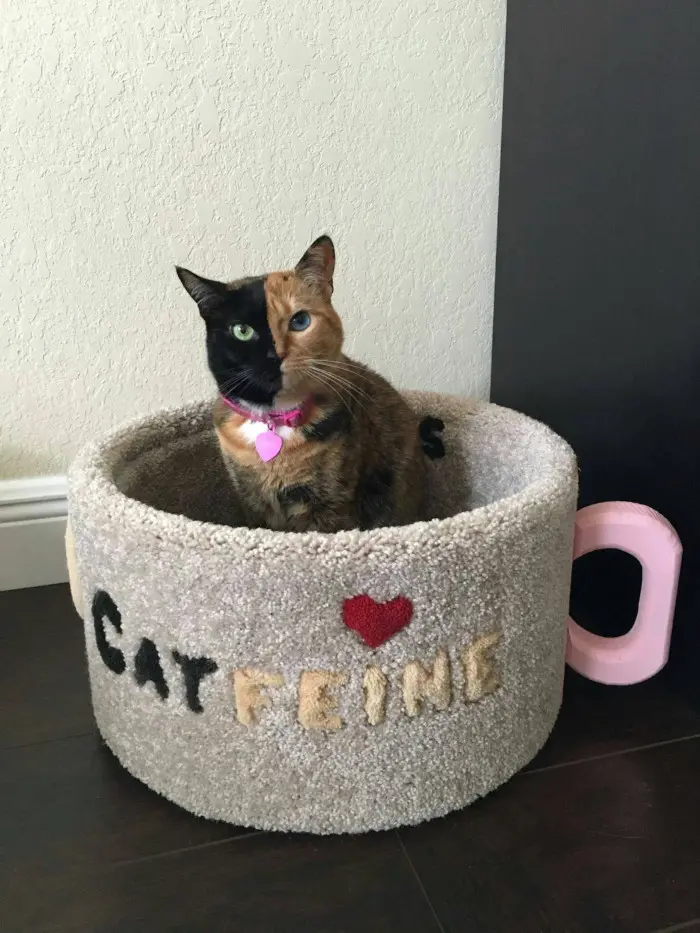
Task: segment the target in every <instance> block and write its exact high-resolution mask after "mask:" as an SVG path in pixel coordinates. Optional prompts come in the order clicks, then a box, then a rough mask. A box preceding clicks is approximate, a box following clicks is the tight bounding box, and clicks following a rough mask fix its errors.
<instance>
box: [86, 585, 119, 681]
mask: <svg viewBox="0 0 700 933" xmlns="http://www.w3.org/2000/svg"><path fill="white" fill-rule="evenodd" d="M105 616H107V618H108V619H109V621H110V622H111V623H112V625H113V626H114V627H115V629H116V630H117V631H118V632H119V634H120V635H121V633H122V615H121V612H119V610H118V609H117V606H116V603H115V602H114V600H113V599H112V597H111V596H110V595H109V593H106V592H105V591H104V590H98V591H97V592H96V593H95V595H94V597H93V600H92V619H93V622H94V623H95V641H96V642H97V650H98V651H99V652H100V657H101V658H102V660H103V661H104V662H105V665H106V666H107V667H108V668H109V669H110V671H114V673H115V674H123V673H124V671H125V670H126V661H125V660H124V654H123V652H121V651H120V650H119V648H115V647H114V646H113V645H110V643H109V642H108V641H107V634H106V632H105Z"/></svg>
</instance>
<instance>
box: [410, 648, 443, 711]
mask: <svg viewBox="0 0 700 933" xmlns="http://www.w3.org/2000/svg"><path fill="white" fill-rule="evenodd" d="M451 696H452V691H451V686H450V658H449V655H448V654H447V652H446V651H445V650H444V648H441V649H440V650H439V651H438V653H437V657H436V658H435V662H434V664H433V670H432V672H430V671H428V670H426V669H425V667H423V665H422V664H421V663H420V661H409V662H408V664H407V665H406V667H405V668H404V672H403V701H404V704H405V706H406V712H407V713H408V715H409V716H417V715H418V713H420V711H421V706H422V705H423V701H424V700H430V702H431V703H432V704H433V706H434V707H435V708H436V709H447V707H448V706H449V705H450V699H451Z"/></svg>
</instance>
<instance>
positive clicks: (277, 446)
mask: <svg viewBox="0 0 700 933" xmlns="http://www.w3.org/2000/svg"><path fill="white" fill-rule="evenodd" d="M255 449H256V450H257V452H258V455H259V456H260V459H261V460H264V461H265V463H267V461H268V460H274V459H275V457H276V456H277V454H278V453H279V452H280V450H282V438H281V437H280V436H279V434H277V433H276V432H275V431H263V432H262V434H258V436H257V437H256V438H255Z"/></svg>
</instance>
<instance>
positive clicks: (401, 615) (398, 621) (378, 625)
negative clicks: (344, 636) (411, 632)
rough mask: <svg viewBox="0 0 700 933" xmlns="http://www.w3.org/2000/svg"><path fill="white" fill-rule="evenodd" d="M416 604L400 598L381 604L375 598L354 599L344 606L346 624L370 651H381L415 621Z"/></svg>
mask: <svg viewBox="0 0 700 933" xmlns="http://www.w3.org/2000/svg"><path fill="white" fill-rule="evenodd" d="M412 615H413V603H412V602H411V600H410V599H406V597H405V596H397V597H396V599H391V600H389V602H388V603H377V602H375V601H374V600H373V599H372V597H371V596H366V595H363V596H353V597H352V599H346V600H345V603H344V604H343V621H344V622H345V624H346V625H347V627H348V628H351V629H352V630H353V632H357V634H358V635H359V636H360V638H361V639H362V640H363V641H364V642H365V644H367V645H369V646H370V648H378V647H379V646H380V645H383V644H384V642H385V641H387V640H388V639H389V638H391V636H392V635H396V633H397V632H400V631H401V629H402V628H405V627H406V626H407V625H408V623H409V622H410V621H411V616H412Z"/></svg>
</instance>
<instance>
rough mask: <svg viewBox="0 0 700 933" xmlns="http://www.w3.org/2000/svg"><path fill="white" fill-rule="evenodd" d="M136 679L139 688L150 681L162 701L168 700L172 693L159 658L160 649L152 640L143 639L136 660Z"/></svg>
mask: <svg viewBox="0 0 700 933" xmlns="http://www.w3.org/2000/svg"><path fill="white" fill-rule="evenodd" d="M134 678H135V679H136V683H137V684H138V685H139V687H143V685H144V684H145V683H147V682H148V681H149V680H150V681H151V682H152V683H153V685H154V686H155V688H156V690H157V691H158V696H159V697H160V698H161V700H166V699H167V698H168V694H169V693H170V688H169V687H168V685H167V683H166V681H165V676H164V674H163V668H162V667H161V664H160V658H159V657H158V649H157V648H156V646H155V645H154V644H153V642H152V641H151V639H150V638H142V639H141V645H140V646H139V650H138V651H137V652H136V657H135V658H134Z"/></svg>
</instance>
